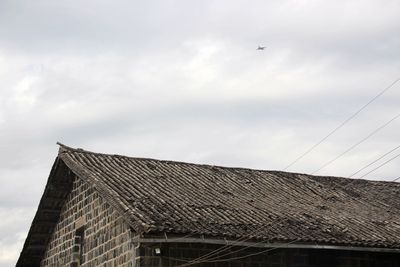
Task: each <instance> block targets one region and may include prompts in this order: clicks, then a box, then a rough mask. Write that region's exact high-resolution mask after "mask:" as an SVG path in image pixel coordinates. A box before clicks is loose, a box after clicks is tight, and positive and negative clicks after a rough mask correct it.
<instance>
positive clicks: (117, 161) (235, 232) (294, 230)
mask: <svg viewBox="0 0 400 267" xmlns="http://www.w3.org/2000/svg"><path fill="white" fill-rule="evenodd" d="M59 157H60V159H62V160H63V161H64V162H65V164H66V165H67V166H68V167H69V168H70V169H71V170H72V171H73V172H74V173H76V174H77V175H78V176H80V177H82V178H84V179H85V180H87V181H89V182H91V183H93V184H94V185H95V187H96V188H97V189H98V190H99V192H102V193H103V195H107V196H108V199H109V200H112V201H114V205H115V206H118V207H119V209H120V210H121V211H122V212H123V214H124V216H125V217H126V219H127V220H128V221H129V222H130V224H131V225H132V226H133V227H134V228H135V229H136V231H138V232H142V233H150V232H167V233H182V234H205V235H214V236H218V237H230V238H237V237H249V238H250V237H252V238H255V239H265V240H268V241H293V240H299V241H301V242H307V243H308V242H310V243H315V242H317V243H323V244H336V245H351V246H371V247H395V248H400V184H398V183H393V182H392V183H391V182H382V181H368V180H352V179H346V178H338V177H322V176H311V175H305V174H295V173H287V172H279V171H262V170H252V169H244V168H227V167H219V166H209V165H198V164H189V163H182V162H173V161H163V160H155V159H142V158H132V157H125V156H119V155H106V154H98V153H92V152H87V151H83V150H79V149H71V148H68V147H64V146H62V147H61V149H60V153H59Z"/></svg>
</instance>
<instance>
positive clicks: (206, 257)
mask: <svg viewBox="0 0 400 267" xmlns="http://www.w3.org/2000/svg"><path fill="white" fill-rule="evenodd" d="M399 156H400V154H398V155H396V156H395V157H393V158H391V159H389V160H388V161H386V162H385V163H383V164H381V165H380V166H378V167H377V168H375V169H374V170H373V171H375V170H377V169H379V168H381V167H383V166H384V165H386V164H387V163H389V162H390V161H392V160H394V159H395V158H397V157H399ZM371 172H372V171H371ZM371 172H369V173H371ZM369 173H368V174H369ZM366 175H367V174H366ZM364 176H365V175H364ZM364 176H362V177H364ZM362 177H360V178H362ZM356 180H357V179H354V180H353V181H352V182H350V183H348V184H347V185H346V186H344V187H343V188H346V187H348V186H349V185H350V184H352V183H353V182H354V181H356ZM397 180H400V177H398V178H396V179H393V180H391V182H395V181H397ZM258 230H260V228H259V229H258ZM255 232H256V231H255ZM257 232H258V231H257ZM241 239H242V238H239V239H237V240H236V241H234V242H232V243H231V244H229V245H228V244H227V245H225V246H223V247H221V248H224V247H225V249H222V250H221V248H220V249H216V250H214V251H211V252H210V253H207V254H205V255H202V256H200V257H198V258H196V259H192V260H181V259H174V258H168V259H172V260H179V261H186V263H183V264H179V265H177V266H176V267H187V266H191V265H192V264H197V263H202V262H226V261H232V260H237V259H243V258H247V257H251V256H255V255H259V254H263V253H266V252H268V251H272V250H275V249H279V248H282V247H285V246H287V245H290V244H292V243H295V242H297V241H299V240H297V239H296V240H293V241H290V242H287V243H284V244H280V245H278V246H276V247H273V248H269V249H266V250H262V251H259V252H256V253H252V254H247V255H244V256H241V257H234V258H229V259H220V258H221V257H225V256H227V255H230V254H233V253H237V252H239V251H243V250H245V249H247V248H248V247H246V248H241V249H238V250H235V251H233V252H228V253H226V254H223V255H217V256H216V257H212V255H215V254H219V253H221V252H222V251H226V250H227V249H229V247H232V246H234V244H236V243H240V241H239V240H241ZM250 239H251V238H247V239H245V240H250ZM259 243H264V241H260V242H257V243H256V244H259Z"/></svg>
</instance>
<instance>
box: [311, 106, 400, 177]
mask: <svg viewBox="0 0 400 267" xmlns="http://www.w3.org/2000/svg"><path fill="white" fill-rule="evenodd" d="M399 117H400V113H399V114H397V115H396V116H394V117H393V118H391V119H390V120H389V121H387V122H386V123H384V124H383V125H381V126H379V127H378V128H377V129H375V130H374V131H372V132H371V133H370V134H368V135H367V136H366V137H364V138H363V139H361V141H359V142H357V143H355V144H354V145H352V146H351V147H350V148H348V149H346V150H345V151H344V152H342V153H341V154H339V155H338V156H336V157H335V158H333V159H332V160H330V161H328V162H326V163H325V164H324V165H322V166H321V167H320V168H319V169H317V170H315V171H314V172H313V173H311V174H315V173H317V172H319V171H320V170H322V169H324V168H325V167H327V166H328V165H330V164H332V163H333V162H335V161H336V160H338V159H339V158H341V157H342V156H344V155H345V154H347V153H348V152H350V151H351V150H353V149H354V148H356V147H357V146H359V145H360V144H362V143H364V142H365V141H366V140H368V139H369V138H371V137H372V136H374V135H375V134H376V133H378V132H379V131H380V130H382V129H383V128H385V127H386V126H388V125H389V124H390V123H392V122H393V121H395V120H396V119H397V118H399Z"/></svg>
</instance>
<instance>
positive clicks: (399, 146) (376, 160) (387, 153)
mask: <svg viewBox="0 0 400 267" xmlns="http://www.w3.org/2000/svg"><path fill="white" fill-rule="evenodd" d="M399 148H400V145H398V146H397V147H395V148H393V149H391V150H390V151H388V152H386V153H385V154H383V155H382V156H380V157H379V158H377V159H375V160H374V161H372V162H370V163H369V164H367V165H366V166H364V167H362V168H361V169H359V170H358V171H356V172H355V173H353V174H351V175H350V176H349V178H351V177H353V176H354V175H356V174H357V173H359V172H361V171H363V170H365V169H366V168H368V167H369V166H371V165H372V164H374V163H375V162H378V161H379V160H381V159H383V158H384V157H386V156H387V155H389V154H390V153H392V152H393V151H395V150H397V149H399Z"/></svg>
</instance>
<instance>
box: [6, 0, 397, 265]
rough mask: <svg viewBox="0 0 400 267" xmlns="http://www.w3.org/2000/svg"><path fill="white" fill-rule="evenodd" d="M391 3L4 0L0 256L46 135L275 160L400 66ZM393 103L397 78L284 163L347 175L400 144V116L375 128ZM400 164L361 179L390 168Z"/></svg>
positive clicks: (182, 155) (17, 223) (46, 159)
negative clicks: (349, 119)
mask: <svg viewBox="0 0 400 267" xmlns="http://www.w3.org/2000/svg"><path fill="white" fill-rule="evenodd" d="M399 11H400V1H399V0H396V1H391V0H362V1H361V0H358V1H356V0H346V1H340V0H339V1H312V0H310V1H308V0H280V1H271V0H269V1H265V0H263V1H261V0H260V1H257V0H254V1H244V0H229V1H227V0H225V1H223V0H213V1H211V0H202V1H193V0H180V1H178V0H163V1H159V0H149V1H132V0H129V1H128V0H113V1H109V0H96V1H93V0H83V1H76V0H57V1H54V0H35V1H28V0H24V1H22V0H0V151H1V153H0V182H1V187H0V218H1V220H0V267H9V266H14V265H15V263H16V260H17V258H18V256H19V253H20V251H21V248H22V245H23V242H24V239H25V237H26V235H27V232H28V230H29V226H30V223H31V222H32V219H33V216H34V214H35V211H36V208H37V206H38V203H39V199H40V197H41V194H42V192H43V190H44V187H45V184H46V180H47V178H48V175H49V172H50V169H51V166H52V164H53V162H54V159H55V158H56V156H57V151H58V146H57V145H56V142H57V141H59V142H62V143H64V144H66V145H69V146H72V147H80V148H84V149H87V150H91V151H95V152H103V153H111V154H123V155H129V156H135V157H147V158H157V159H168V160H179V161H186V162H193V163H205V164H213V165H223V166H235V167H248V168H257V169H268V170H283V169H285V167H286V166H288V165H289V164H290V163H291V162H293V161H294V160H295V159H296V158H298V157H299V156H300V155H301V154H302V153H304V152H305V151H307V150H308V149H309V148H310V147H312V146H313V145H314V144H315V143H317V142H318V141H319V140H321V139H322V138H323V137H324V136H326V135H327V134H328V133H329V132H331V131H332V130H333V129H334V128H335V127H337V126H338V125H340V123H342V122H343V121H345V120H346V119H347V118H349V117H350V116H351V115H352V114H354V113H355V112H356V111H357V110H359V109H360V108H361V107H362V106H363V105H365V104H366V103H367V102H368V101H370V100H371V99H372V98H373V97H375V96H376V95H378V94H379V93H380V92H382V90H384V88H387V87H388V86H390V85H391V84H392V83H393V82H395V81H396V79H398V78H400V16H399ZM258 45H263V46H266V49H265V50H262V51H260V50H256V48H257V47H258ZM399 103H400V82H398V83H396V84H394V85H393V86H392V87H391V88H390V89H388V90H387V91H385V93H384V94H382V95H381V96H379V97H378V98H377V99H376V100H375V101H373V102H372V103H371V104H370V105H368V107H366V108H365V109H364V110H362V111H361V112H360V113H359V114H358V115H357V116H355V117H354V118H353V119H352V120H351V121H350V122H349V123H347V124H346V125H345V126H343V127H342V128H341V129H340V130H338V131H337V132H335V133H334V134H333V135H331V136H330V137H329V138H328V139H327V140H325V141H324V142H323V143H321V144H320V145H319V146H317V147H316V148H315V149H314V150H313V151H311V152H310V153H309V154H307V155H306V156H305V157H303V158H302V159H301V160H299V161H297V162H296V163H295V164H293V165H292V166H291V167H290V168H288V169H287V171H292V172H300V173H315V174H317V175H333V176H344V177H349V176H350V175H351V174H353V173H354V172H356V171H357V170H359V169H361V168H363V167H364V166H366V165H367V164H369V163H371V162H373V161H374V160H375V159H378V158H379V157H380V156H382V155H384V154H385V153H387V152H389V151H390V150H392V149H394V148H396V147H397V146H399V145H400V137H399V136H400V135H399V133H400V118H399V119H394V120H393V121H391V122H390V123H389V124H387V125H386V126H385V127H384V128H381V129H380V130H379V131H377V132H376V133H374V134H372V135H371V133H373V132H374V131H375V130H376V129H378V128H379V127H381V126H382V125H384V124H385V123H387V122H388V121H390V120H391V119H392V118H394V117H395V116H396V115H397V114H399V113H400V105H399ZM370 135H371V136H370ZM368 136H370V137H368ZM367 137H368V138H367ZM365 138H367V139H366V140H365V141H364V142H362V143H360V144H359V145H357V146H356V147H354V149H351V151H349V152H348V153H346V154H344V155H343V156H341V157H339V158H338V159H337V160H335V161H334V162H332V164H329V165H328V166H326V167H325V168H323V169H322V170H320V171H318V172H315V171H316V170H318V169H319V168H320V167H321V166H323V165H325V163H327V162H329V161H331V160H332V159H335V158H336V157H338V155H340V154H342V153H343V152H344V151H346V150H348V149H349V148H351V147H352V146H354V145H355V144H357V143H358V142H360V141H361V140H363V139H365ZM396 153H400V149H398V150H395V151H393V152H392V153H389V154H388V155H386V156H385V157H383V158H382V159H381V160H380V161H378V162H376V163H374V164H372V165H371V166H369V167H368V168H366V169H365V170H363V171H362V172H360V173H358V174H357V175H356V176H354V177H353V178H359V177H362V176H364V175H365V174H367V173H368V172H370V171H372V170H373V169H375V168H376V167H379V166H380V165H381V164H383V163H385V162H386V161H388V160H390V159H391V158H393V157H395V156H396ZM399 163H400V157H399V158H395V159H394V160H392V161H390V162H388V163H387V164H385V165H383V166H382V167H381V168H378V169H377V170H375V171H372V172H371V173H370V174H368V175H365V176H364V177H363V178H365V179H374V180H393V179H395V178H397V177H399V176H400V164H399Z"/></svg>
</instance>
